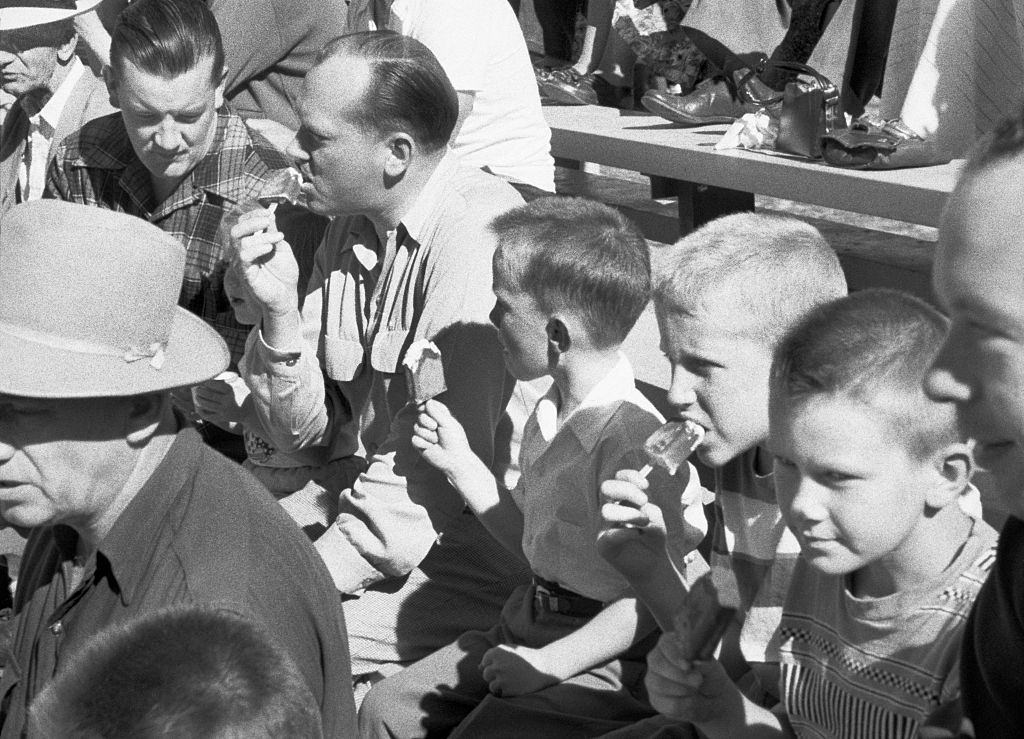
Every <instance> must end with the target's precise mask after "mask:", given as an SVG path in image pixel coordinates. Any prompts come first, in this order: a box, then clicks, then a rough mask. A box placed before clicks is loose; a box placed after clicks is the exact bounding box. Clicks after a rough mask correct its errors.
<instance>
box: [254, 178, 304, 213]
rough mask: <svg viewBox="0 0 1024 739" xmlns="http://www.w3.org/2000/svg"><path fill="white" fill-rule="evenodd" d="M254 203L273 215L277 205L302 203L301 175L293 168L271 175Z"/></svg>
mask: <svg viewBox="0 0 1024 739" xmlns="http://www.w3.org/2000/svg"><path fill="white" fill-rule="evenodd" d="M256 202H258V203H259V204H260V205H262V206H263V207H264V208H266V209H267V210H269V211H270V212H271V213H273V212H274V211H275V210H277V206H278V204H279V203H291V204H292V205H299V204H301V203H302V175H301V174H299V171H298V170H297V169H295V168H294V167H288V168H287V169H281V170H278V171H277V172H275V173H274V174H273V175H271V177H270V179H268V180H267V184H265V185H264V186H263V189H262V190H261V191H260V194H259V195H258V196H257V198H256Z"/></svg>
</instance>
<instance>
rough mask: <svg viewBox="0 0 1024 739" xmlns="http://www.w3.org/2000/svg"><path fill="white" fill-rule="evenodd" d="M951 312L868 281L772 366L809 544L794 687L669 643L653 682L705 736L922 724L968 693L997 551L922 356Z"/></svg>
mask: <svg viewBox="0 0 1024 739" xmlns="http://www.w3.org/2000/svg"><path fill="white" fill-rule="evenodd" d="M946 327H947V322H946V320H945V319H944V318H943V317H942V316H941V315H940V314H939V313H938V312H937V311H936V310H935V309H934V308H931V307H930V306H928V305H927V304H926V303H924V302H923V301H920V300H918V299H917V298H914V297H912V296H910V295H906V294H903V293H899V292H895V291H886V290H870V291H864V292H861V293H857V294H856V295H852V296H850V297H849V298H845V299H843V300H839V301H836V302H834V303H832V304H829V305H826V306H823V307H822V308H820V309H818V310H816V311H814V312H813V313H812V314H811V315H810V316H809V317H808V318H807V319H806V320H805V321H803V322H802V323H801V324H800V325H799V326H797V327H796V328H795V329H794V330H793V331H792V333H790V334H789V336H788V337H787V338H786V339H785V340H784V341H783V343H782V344H781V345H780V347H779V349H778V351H777V353H776V357H775V361H774V365H773V370H772V384H771V406H770V407H771V410H770V419H771V421H770V423H771V447H772V450H773V452H774V453H775V487H776V491H777V494H778V499H779V505H780V507H781V510H782V512H783V517H784V518H785V520H786V523H787V525H788V526H789V528H790V529H791V530H792V531H793V533H794V534H795V536H796V538H797V540H798V541H799V543H800V547H801V557H800V560H799V562H798V563H797V567H796V569H795V571H794V573H793V578H792V582H791V584H790V591H789V596H788V598H787V601H786V607H785V612H784V614H783V617H782V628H781V633H782V638H783V641H782V671H781V679H780V684H779V690H780V693H781V697H782V702H781V703H780V705H779V706H778V707H777V708H776V710H775V711H774V712H772V711H767V710H765V709H763V708H761V707H759V706H756V705H754V704H753V703H752V702H751V701H749V700H748V699H745V698H743V697H742V696H741V695H740V693H739V690H738V688H737V687H736V686H735V685H733V684H732V683H731V682H729V680H728V679H727V677H726V676H725V672H724V669H723V668H722V666H721V665H720V664H719V663H718V662H716V661H706V662H687V661H685V660H681V659H679V658H678V657H679V655H678V653H677V652H675V648H674V647H673V646H672V645H671V644H669V643H667V640H666V643H663V644H662V645H659V648H658V650H657V652H656V653H655V655H656V656H655V657H654V658H652V668H651V675H650V677H649V682H648V684H649V686H650V687H651V690H652V701H653V702H654V703H655V705H656V706H657V707H659V708H660V709H661V710H663V711H665V712H667V713H669V714H671V715H674V716H675V717H677V718H680V719H686V720H691V721H693V722H694V723H695V724H696V725H697V727H698V728H699V729H700V732H701V734H702V735H703V736H707V737H709V738H712V739H713V738H714V737H742V736H760V735H763V734H764V733H765V732H766V731H767V730H772V729H774V730H777V731H779V732H781V733H780V734H779V735H783V736H799V737H820V736H830V737H857V738H864V739H870V738H873V737H879V739H881V738H882V737H884V738H885V739H889V738H890V737H891V738H895V739H898V738H899V737H907V738H908V739H909V738H910V737H913V736H916V734H917V731H918V728H919V726H920V724H921V722H922V721H923V720H924V719H926V718H927V717H928V716H929V715H930V714H931V713H933V712H935V711H936V710H937V709H940V708H943V707H946V706H948V705H951V704H953V703H955V702H956V701H957V700H958V699H959V695H960V681H959V675H958V672H957V671H958V667H959V659H958V653H959V648H960V642H961V638H962V635H963V630H964V624H965V622H966V619H967V615H968V612H969V611H970V608H971V604H972V602H973V600H974V598H975V596H976V595H977V593H978V591H979V589H980V588H981V585H982V584H983V583H984V581H985V579H986V577H987V575H988V571H989V569H990V568H991V565H992V562H993V560H994V556H995V551H994V544H995V539H996V534H995V531H993V530H992V528H991V527H990V526H988V524H986V523H984V522H983V521H982V520H981V519H980V518H973V517H971V516H969V515H968V514H967V513H965V512H964V510H963V508H962V500H963V498H964V496H965V495H966V494H967V493H968V492H969V491H970V477H971V474H972V471H973V465H974V463H973V458H972V454H971V445H970V444H969V443H968V442H967V441H966V440H965V437H964V434H963V429H962V426H961V424H960V421H959V418H958V415H957V411H956V408H955V406H954V405H953V404H952V403H949V402H936V401H933V400H931V399H929V398H928V397H927V396H926V395H925V393H924V389H923V386H922V381H923V379H924V376H925V372H926V370H927V368H928V366H929V364H930V363H931V361H932V359H933V358H934V356H935V354H936V352H937V351H938V348H939V346H940V345H941V343H942V340H943V338H944V336H945V334H946V330H947V329H946Z"/></svg>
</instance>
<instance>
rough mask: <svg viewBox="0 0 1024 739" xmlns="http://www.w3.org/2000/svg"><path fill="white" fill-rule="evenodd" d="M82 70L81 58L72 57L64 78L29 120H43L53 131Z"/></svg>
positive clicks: (83, 68) (37, 122)
mask: <svg viewBox="0 0 1024 739" xmlns="http://www.w3.org/2000/svg"><path fill="white" fill-rule="evenodd" d="M84 70H85V66H84V65H83V64H82V62H81V60H79V58H78V57H77V56H76V57H73V60H72V62H71V67H70V69H68V73H67V74H66V75H65V76H64V80H63V81H62V82H61V83H60V85H58V86H57V89H56V90H54V91H53V95H51V96H50V99H49V100H47V101H46V105H44V106H43V108H42V110H40V111H39V112H38V113H36V114H35V115H34V116H30V117H29V121H31V122H32V123H35V124H36V125H38V124H39V122H40V121H45V122H46V125H48V126H49V127H50V130H51V131H55V130H56V129H57V124H58V123H59V122H60V114H61V113H63V112H64V106H65V105H67V102H68V98H70V97H71V91H72V90H74V89H75V85H77V84H78V80H79V79H80V78H81V76H82V72H83V71H84Z"/></svg>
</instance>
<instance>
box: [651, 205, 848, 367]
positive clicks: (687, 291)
mask: <svg viewBox="0 0 1024 739" xmlns="http://www.w3.org/2000/svg"><path fill="white" fill-rule="evenodd" d="M654 263H655V270H654V271H655V279H654V302H655V305H656V306H657V307H658V310H659V311H662V312H663V313H668V314H671V313H682V314H686V315H694V314H696V313H698V312H699V311H700V310H701V309H702V307H703V306H704V304H705V303H706V302H708V299H709V298H710V297H711V296H713V295H717V294H720V291H722V290H723V289H729V290H730V293H729V297H730V298H732V299H734V300H735V304H734V305H733V308H734V309H735V310H736V311H742V315H743V316H744V318H749V320H750V323H751V325H750V326H749V331H748V332H745V333H749V334H750V335H751V336H752V337H757V338H761V339H763V340H764V341H765V342H766V343H767V346H769V347H774V346H775V345H776V344H777V343H778V341H779V339H780V338H781V336H782V334H783V333H785V332H786V330H788V329H789V328H790V327H791V326H792V325H793V324H794V323H796V322H797V321H798V320H799V319H800V318H802V317H803V316H804V315H806V314H807V311H809V310H811V309H812V308H814V307H815V306H818V305H821V304H822V303H825V302H828V301H830V300H834V299H836V298H838V297H842V296H843V295H845V294H846V277H845V276H844V275H843V269H842V267H841V266H840V264H839V258H838V257H837V256H836V253H835V252H834V251H833V250H832V248H831V247H830V246H829V245H828V242H827V241H826V240H825V238H824V237H823V236H822V235H821V233H820V232H819V231H818V229H816V228H815V227H814V226H812V225H811V224H809V223H806V222H804V221H801V220H799V219H797V218H792V217H790V216H780V215H772V214H768V213H734V214H731V215H727V216H722V217H721V218H716V219H715V220H713V221H709V222H708V223H706V224H704V225H703V226H701V227H700V228H698V229H697V230H695V231H693V232H692V233H690V234H688V235H686V236H685V237H683V238H682V239H680V240H679V241H678V242H676V243H675V244H674V245H672V246H668V247H664V248H662V249H658V250H657V252H656V254H655V260H654Z"/></svg>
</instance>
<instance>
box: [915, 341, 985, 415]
mask: <svg viewBox="0 0 1024 739" xmlns="http://www.w3.org/2000/svg"><path fill="white" fill-rule="evenodd" d="M949 338H953V335H952V334H951V335H950V337H949ZM961 354H962V353H961V351H960V350H959V349H958V348H957V346H956V345H955V344H952V343H951V342H950V341H949V340H947V341H946V343H945V344H943V346H942V349H941V350H940V351H939V354H938V356H936V357H935V359H934V361H933V362H932V366H931V367H929V368H928V372H927V373H925V376H924V391H925V393H926V394H927V395H928V397H930V398H932V399H933V400H936V401H939V402H952V403H966V402H967V401H969V400H970V399H971V397H972V395H973V391H972V389H971V385H970V383H969V380H968V378H967V377H966V376H965V375H964V372H963V370H964V362H963V358H962V356H961Z"/></svg>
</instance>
